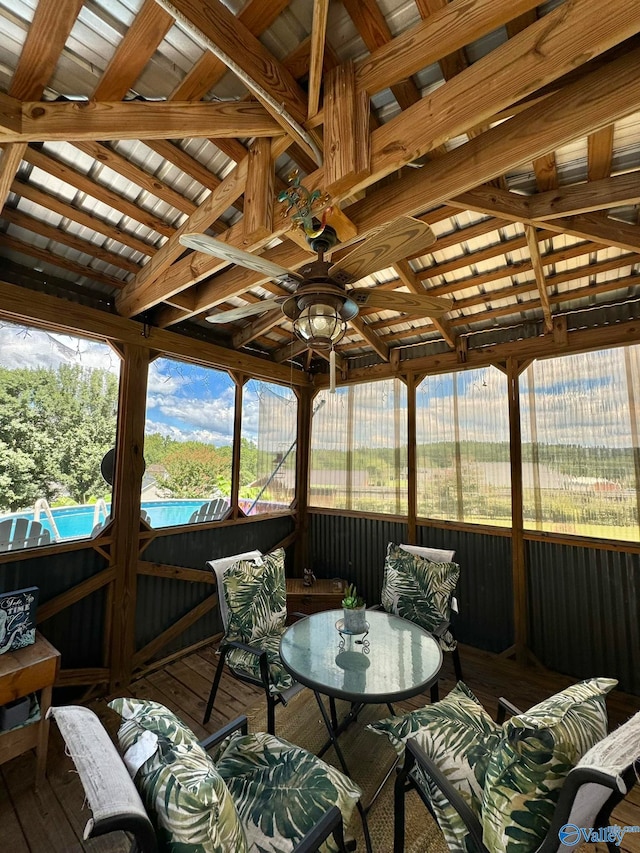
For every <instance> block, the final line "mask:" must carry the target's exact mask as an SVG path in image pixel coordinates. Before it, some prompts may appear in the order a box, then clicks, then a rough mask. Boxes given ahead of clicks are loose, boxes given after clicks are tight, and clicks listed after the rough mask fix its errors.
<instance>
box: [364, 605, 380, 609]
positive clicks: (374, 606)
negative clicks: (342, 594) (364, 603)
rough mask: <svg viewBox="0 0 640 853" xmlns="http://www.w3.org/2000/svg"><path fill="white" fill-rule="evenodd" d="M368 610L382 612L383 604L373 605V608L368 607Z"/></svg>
mask: <svg viewBox="0 0 640 853" xmlns="http://www.w3.org/2000/svg"><path fill="white" fill-rule="evenodd" d="M367 610H382V605H381V604H372V605H371V607H367Z"/></svg>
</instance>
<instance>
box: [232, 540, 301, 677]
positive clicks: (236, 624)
mask: <svg viewBox="0 0 640 853" xmlns="http://www.w3.org/2000/svg"><path fill="white" fill-rule="evenodd" d="M284 557H285V554H284V549H283V548H279V549H278V550H277V551H274V552H273V553H272V554H266V555H265V556H264V557H263V558H262V559H261V560H238V561H237V562H236V563H234V564H233V565H232V566H230V567H229V568H228V569H227V570H226V572H225V574H224V581H223V582H224V595H225V599H226V602H227V607H228V610H229V624H228V626H227V632H226V635H225V640H227V641H230V640H235V641H238V642H241V643H247V644H248V645H250V646H255V647H257V648H260V649H262V650H264V651H266V653H267V661H268V665H269V680H270V690H271V691H272V692H273V693H280V692H282V691H283V690H286V688H287V687H291V685H292V684H293V679H292V678H291V676H290V675H289V673H288V672H287V671H286V670H285V668H284V666H283V665H282V662H281V660H280V655H279V649H280V638H281V637H282V633H283V631H284V628H285V625H286V620H287V587H286V581H285V574H284ZM227 662H228V664H229V666H230V667H231V668H232V669H236V670H240V671H241V672H244V673H247V674H249V675H251V676H253V677H254V678H257V679H259V678H260V666H259V663H258V658H257V657H256V656H255V655H252V654H251V653H250V652H244V651H241V650H240V649H232V650H231V652H229V654H228V655H227Z"/></svg>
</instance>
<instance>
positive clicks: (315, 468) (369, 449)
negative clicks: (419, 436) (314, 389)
mask: <svg viewBox="0 0 640 853" xmlns="http://www.w3.org/2000/svg"><path fill="white" fill-rule="evenodd" d="M407 486H408V483H407V389H406V386H405V385H404V383H403V382H401V381H400V380H398V379H388V380H384V381H381V382H367V383H363V384H361V385H349V386H348V387H346V388H344V387H343V388H338V389H337V391H336V393H335V394H330V393H328V392H322V393H321V394H319V395H318V397H317V398H316V403H315V406H314V414H313V419H312V427H311V473H310V487H309V502H310V503H311V504H313V505H314V506H325V507H334V508H336V509H353V510H360V511H362V512H382V513H394V514H403V513H406V512H407Z"/></svg>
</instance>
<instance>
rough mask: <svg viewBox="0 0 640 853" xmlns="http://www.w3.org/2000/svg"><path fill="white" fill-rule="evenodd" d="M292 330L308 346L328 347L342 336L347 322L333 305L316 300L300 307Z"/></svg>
mask: <svg viewBox="0 0 640 853" xmlns="http://www.w3.org/2000/svg"><path fill="white" fill-rule="evenodd" d="M293 330H294V332H295V333H296V335H297V336H298V337H299V338H300V340H301V341H304V343H305V344H308V345H309V346H310V347H315V348H320V349H330V348H331V347H332V346H334V344H336V343H338V341H339V340H340V339H341V338H342V337H343V335H344V333H345V332H346V330H347V324H346V323H345V321H344V320H343V319H342V317H341V316H340V314H339V309H338V308H336V307H335V306H334V305H330V304H328V303H324V302H317V303H315V304H313V305H307V306H306V307H305V308H303V309H302V311H301V312H300V316H299V317H297V319H296V320H294V322H293Z"/></svg>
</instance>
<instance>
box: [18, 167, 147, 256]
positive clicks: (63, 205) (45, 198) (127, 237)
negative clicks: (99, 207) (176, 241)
mask: <svg viewBox="0 0 640 853" xmlns="http://www.w3.org/2000/svg"><path fill="white" fill-rule="evenodd" d="M11 190H12V192H14V193H15V194H16V195H18V196H20V197H21V198H24V199H27V200H28V201H31V202H33V203H34V204H37V205H38V206H39V207H42V208H44V209H45V210H50V211H53V212H54V213H57V214H59V215H60V216H62V217H63V218H65V219H69V220H70V221H71V222H76V223H77V224H78V225H82V226H83V227H84V228H88V229H89V230H90V231H95V232H97V233H98V234H104V236H105V237H108V238H109V239H110V240H114V241H115V242H117V243H118V244H121V245H123V246H128V247H129V248H130V249H134V250H135V251H136V252H141V253H142V255H148V256H149V257H151V255H154V254H155V253H156V251H157V250H156V248H155V246H152V245H150V244H149V243H145V242H144V240H140V239H139V238H138V237H135V236H134V235H133V234H128V233H127V232H126V231H123V230H122V229H121V228H117V227H116V226H114V225H111V224H110V223H108V222H103V221H102V220H101V219H99V218H98V217H97V216H94V215H93V214H92V213H87V212H86V211H84V210H80V209H79V208H78V207H75V206H74V205H70V204H68V203H67V202H66V201H62V200H61V199H59V198H57V197H56V196H53V195H51V194H50V193H45V192H44V191H43V190H39V189H38V188H37V187H34V186H32V185H31V184H25V183H23V182H22V181H14V182H13V184H12V186H11ZM3 215H4V211H3Z"/></svg>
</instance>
